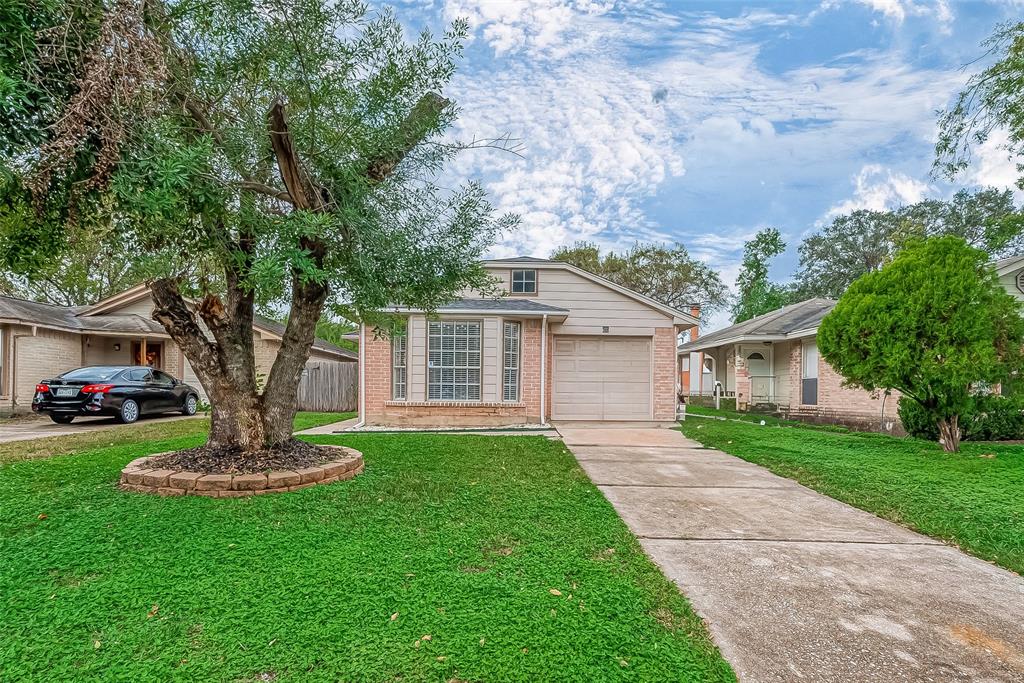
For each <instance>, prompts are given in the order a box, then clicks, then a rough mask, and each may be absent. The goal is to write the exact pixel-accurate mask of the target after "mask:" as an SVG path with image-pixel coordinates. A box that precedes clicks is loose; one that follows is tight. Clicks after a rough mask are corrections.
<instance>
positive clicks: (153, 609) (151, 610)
mask: <svg viewBox="0 0 1024 683" xmlns="http://www.w3.org/2000/svg"><path fill="white" fill-rule="evenodd" d="M159 611H160V605H156V604H154V605H153V606H152V607H150V608H149V611H148V612H146V618H147V619H152V618H153V617H155V616H156V613H157V612H159Z"/></svg>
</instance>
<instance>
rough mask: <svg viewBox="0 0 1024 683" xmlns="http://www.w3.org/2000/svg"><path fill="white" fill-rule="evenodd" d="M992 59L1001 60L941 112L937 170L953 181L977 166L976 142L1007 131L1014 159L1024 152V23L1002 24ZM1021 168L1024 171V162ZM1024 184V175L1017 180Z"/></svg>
mask: <svg viewBox="0 0 1024 683" xmlns="http://www.w3.org/2000/svg"><path fill="white" fill-rule="evenodd" d="M984 45H985V47H986V48H987V54H986V58H989V59H994V60H995V61H994V62H993V63H992V64H991V66H989V67H988V68H986V69H984V70H982V71H980V72H979V73H976V74H974V75H973V76H971V78H970V79H969V80H968V81H967V87H965V88H964V89H963V90H962V91H961V92H960V94H959V95H958V96H957V98H956V99H955V100H954V102H953V104H952V106H950V107H949V108H947V109H946V110H945V111H943V112H942V113H941V115H940V116H939V138H938V141H937V142H936V143H935V166H934V171H935V172H936V173H939V174H942V175H944V176H946V177H948V178H950V179H952V178H955V177H956V176H957V175H959V174H960V173H961V172H963V171H964V170H965V169H967V167H968V166H969V165H970V164H971V161H972V152H973V149H974V147H975V146H976V145H979V144H981V143H984V142H985V141H987V140H988V139H989V138H990V136H991V135H992V133H993V132H995V131H1003V132H1005V133H1006V136H1007V140H1006V144H1005V149H1006V152H1007V155H1008V156H1010V157H1017V158H1020V157H1021V156H1022V155H1024V99H1022V98H1021V83H1022V82H1024V22H1018V23H1007V24H1002V25H1000V26H998V27H997V28H996V30H995V32H994V33H993V34H992V36H991V37H990V38H989V39H988V40H987V41H986V42H985V43H984ZM1017 170H1018V171H1019V172H1021V173H1024V164H1021V163H1019V162H1018V164H1017ZM1017 185H1018V186H1019V187H1022V188H1024V178H1022V179H1020V180H1018V181H1017Z"/></svg>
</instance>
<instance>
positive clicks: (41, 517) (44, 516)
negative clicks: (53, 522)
mask: <svg viewBox="0 0 1024 683" xmlns="http://www.w3.org/2000/svg"><path fill="white" fill-rule="evenodd" d="M49 518H50V516H49V515H47V514H46V513H45V512H40V513H39V517H37V519H49Z"/></svg>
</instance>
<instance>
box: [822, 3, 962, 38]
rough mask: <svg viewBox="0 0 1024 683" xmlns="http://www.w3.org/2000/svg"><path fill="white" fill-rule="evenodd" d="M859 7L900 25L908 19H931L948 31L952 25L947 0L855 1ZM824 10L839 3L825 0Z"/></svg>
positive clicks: (950, 11)
mask: <svg viewBox="0 0 1024 683" xmlns="http://www.w3.org/2000/svg"><path fill="white" fill-rule="evenodd" d="M856 2H858V3H860V4H861V5H866V6H868V7H870V8H871V9H872V10H874V11H875V12H880V13H882V14H883V15H884V16H886V17H888V18H889V19H891V20H893V21H894V22H896V23H897V24H902V23H903V22H904V21H905V20H906V18H907V17H908V16H909V17H933V18H934V19H935V21H936V22H938V24H939V26H940V27H941V28H942V29H943V30H945V31H948V30H949V29H950V27H951V25H952V23H953V19H954V17H953V10H952V8H951V7H950V6H949V2H948V0H931V1H930V2H929V1H923V2H914V1H913V0H856ZM822 6H823V7H824V8H834V7H838V6H839V3H838V2H835V1H834V0H826V2H824V3H822Z"/></svg>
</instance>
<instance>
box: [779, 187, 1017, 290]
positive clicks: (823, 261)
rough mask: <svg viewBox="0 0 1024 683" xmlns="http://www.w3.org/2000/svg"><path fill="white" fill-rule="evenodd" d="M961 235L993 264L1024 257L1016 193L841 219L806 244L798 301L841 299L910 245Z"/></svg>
mask: <svg viewBox="0 0 1024 683" xmlns="http://www.w3.org/2000/svg"><path fill="white" fill-rule="evenodd" d="M942 235H955V236H957V237H961V238H963V239H964V240H965V241H966V242H967V243H968V244H970V245H971V246H973V247H977V248H979V249H981V250H983V251H985V252H986V253H987V254H988V255H989V256H990V257H992V258H1001V257H1003V256H1015V255H1018V254H1022V253H1024V214H1021V213H1020V212H1019V211H1017V209H1016V207H1015V206H1014V203H1013V192H1012V191H1011V190H999V189H996V188H983V189H980V190H976V191H969V190H960V191H958V192H957V193H956V194H954V195H953V196H952V197H951V198H950V199H948V200H942V199H926V200H924V201H921V202H918V203H916V204H911V205H908V206H904V207H900V208H898V209H894V210H891V211H868V210H858V211H854V212H852V213H850V214H846V215H842V216H837V217H836V218H835V219H833V221H832V222H831V223H830V224H829V225H827V226H825V227H824V228H823V229H822V230H821V231H820V232H818V233H815V234H813V235H811V236H809V237H807V238H805V239H804V241H803V242H802V243H801V244H800V268H799V270H798V271H797V274H796V278H795V281H794V295H795V296H796V297H797V298H800V299H808V298H811V297H826V298H830V299H837V298H839V296H841V295H842V293H843V292H844V291H846V289H847V287H849V286H850V283H852V282H853V281H854V280H856V279H857V278H859V277H860V276H861V275H864V274H865V273H870V272H872V271H875V270H878V269H879V268H881V267H882V266H883V265H885V264H886V263H888V262H889V261H890V260H891V259H892V257H893V256H894V255H895V254H896V252H897V251H899V250H900V249H901V248H902V247H903V245H905V244H906V243H907V242H908V241H909V240H913V239H922V238H926V237H940V236H942Z"/></svg>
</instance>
